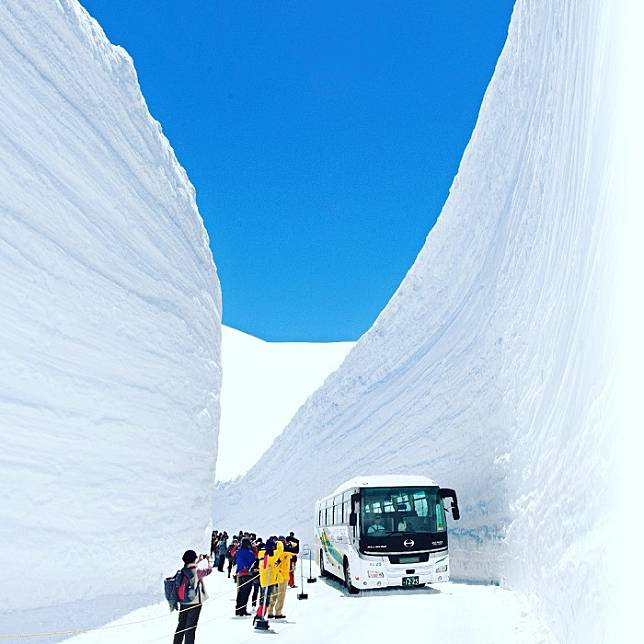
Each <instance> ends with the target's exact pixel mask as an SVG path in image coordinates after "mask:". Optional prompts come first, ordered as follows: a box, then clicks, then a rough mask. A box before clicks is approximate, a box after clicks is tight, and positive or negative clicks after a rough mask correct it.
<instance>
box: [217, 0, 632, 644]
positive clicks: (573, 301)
mask: <svg viewBox="0 0 644 644" xmlns="http://www.w3.org/2000/svg"><path fill="white" fill-rule="evenodd" d="M627 5H629V3H627V2H625V3H610V2H608V1H601V0H550V1H546V2H543V1H542V0H519V1H518V2H517V4H516V6H515V9H514V13H513V16H512V20H511V25H510V28H509V33H508V39H507V42H506V45H505V47H504V49H503V52H502V54H501V56H500V59H499V61H498V64H497V67H496V70H495V73H494V76H493V78H492V80H491V82H490V85H489V87H488V90H487V92H486V95H485V97H484V100H483V103H482V106H481V110H480V114H479V118H478V122H477V125H476V128H475V130H474V132H473V134H472V137H471V140H470V142H469V144H468V146H467V149H466V151H465V153H464V156H463V159H462V162H461V165H460V168H459V171H458V175H457V177H456V178H455V180H454V183H453V185H452V188H451V190H450V194H449V197H448V199H447V201H446V203H445V205H444V208H443V211H442V213H441V216H440V218H439V220H438V222H437V224H436V226H435V227H434V229H433V230H432V231H431V233H430V234H429V236H428V238H427V241H426V244H425V246H424V247H423V249H422V251H421V252H420V254H419V256H418V258H417V260H416V262H415V263H414V265H413V267H412V268H411V270H410V271H409V273H408V274H407V276H406V277H405V279H404V281H403V282H402V284H401V285H400V287H399V289H398V291H397V292H396V293H395V295H394V296H393V298H392V299H391V301H390V302H389V303H388V305H387V306H386V308H385V309H384V310H383V312H382V313H381V315H380V316H379V318H378V319H377V320H376V322H375V323H374V325H373V326H372V328H371V329H370V330H369V331H368V332H367V333H366V334H365V335H364V336H363V337H362V338H361V339H360V341H359V342H358V343H357V345H356V347H355V348H354V349H353V351H352V352H351V353H350V354H349V356H348V357H347V359H346V360H345V362H344V364H343V365H342V366H341V367H340V368H339V370H338V371H336V372H335V373H334V374H332V375H331V376H329V378H328V379H327V380H326V382H325V384H324V385H323V386H322V387H321V388H320V389H319V390H318V391H317V392H316V393H315V394H314V395H313V396H312V397H311V398H310V399H309V400H308V401H307V403H306V404H305V405H304V406H303V408H302V409H301V410H300V411H299V413H298V414H297V415H296V416H295V417H294V418H293V420H292V421H291V422H290V424H289V425H288V426H287V427H286V429H285V431H284V432H283V433H282V435H281V436H280V437H279V438H278V439H277V440H276V442H275V443H274V444H273V446H272V448H271V449H270V450H269V451H268V452H267V453H266V454H265V455H264V457H263V458H262V459H261V460H260V461H259V462H258V463H257V464H256V465H255V466H254V467H253V468H252V469H251V470H250V472H249V473H248V475H247V476H245V477H244V478H242V479H241V480H239V481H236V482H232V483H226V484H219V485H218V489H217V495H216V504H215V508H214V518H215V524H216V526H217V527H222V528H226V529H228V530H235V531H236V530H238V529H240V528H244V529H253V530H257V531H259V533H260V534H262V535H263V536H268V534H271V533H272V534H277V533H284V532H285V531H287V530H290V529H295V530H299V531H300V532H301V535H302V536H303V537H304V538H305V539H306V540H308V539H310V538H311V535H312V526H313V504H314V501H315V499H316V498H318V497H320V496H323V495H326V494H329V493H330V492H332V491H333V489H334V488H335V487H336V486H337V485H338V484H339V483H341V482H342V481H344V480H346V479H349V478H352V477H353V476H355V475H358V474H360V473H364V474H370V473H417V474H428V475H430V476H431V477H433V478H435V479H436V480H438V481H439V483H440V484H442V485H444V486H448V487H454V488H456V490H457V491H458V494H459V498H460V504H461V512H462V519H461V521H460V522H459V523H455V522H450V528H451V530H450V548H451V563H452V576H453V577H454V578H461V579H463V578H465V579H471V580H482V581H494V582H499V583H501V584H502V585H504V586H506V587H509V588H512V589H515V590H518V591H522V592H523V593H524V595H525V596H527V597H528V598H529V599H530V601H531V602H532V604H533V606H534V608H535V609H536V610H537V612H538V613H539V614H540V615H541V617H542V618H543V620H544V621H545V622H546V623H547V624H548V625H549V626H550V627H551V629H552V630H553V632H554V634H555V635H556V636H557V637H558V638H559V639H560V640H561V641H565V642H573V641H583V642H587V641H603V639H604V635H605V630H604V629H606V628H607V626H606V624H607V622H608V619H609V618H608V614H607V613H608V612H609V611H610V610H612V607H613V606H614V603H613V602H612V601H611V600H610V598H611V592H612V591H611V588H612V587H611V579H610V578H609V577H610V575H611V573H612V572H614V568H612V567H611V566H612V562H610V561H609V559H610V557H611V555H612V554H613V553H611V552H610V550H609V546H610V544H611V541H610V538H611V536H613V535H614V534H615V532H616V527H615V518H616V517H615V516H613V515H612V512H610V514H611V516H609V508H610V507H611V506H612V504H613V502H614V500H615V498H616V497H615V496H613V495H612V492H614V488H613V487H611V486H612V483H611V474H612V473H614V470H613V469H612V468H613V465H614V453H615V451H614V449H613V448H614V445H615V444H616V443H618V442H619V437H620V431H619V430H620V428H618V427H616V426H615V425H614V423H613V422H612V420H613V419H612V417H611V413H612V412H613V411H614V405H613V403H612V400H613V397H614V396H613V394H614V392H613V391H612V384H611V382H612V375H611V368H612V367H611V363H610V359H611V357H612V355H613V344H614V341H615V337H614V334H613V327H612V326H611V325H612V324H613V323H614V322H615V318H616V316H615V314H614V313H613V314H610V311H614V310H615V309H614V306H613V304H614V297H615V296H614V288H613V287H614V282H615V271H614V269H613V267H614V263H615V259H616V251H615V248H616V247H615V243H616V235H617V234H619V232H620V231H621V230H622V228H621V227H620V225H619V223H620V217H621V214H622V213H620V212H619V210H618V209H617V208H616V204H615V202H614V200H613V198H614V196H615V191H616V185H617V184H616V182H615V177H616V175H618V174H619V168H618V166H619V164H620V154H621V151H620V149H619V146H616V145H613V138H614V135H615V132H614V130H615V120H616V119H615V117H614V114H615V109H616V101H617V89H618V88H617V87H616V82H617V81H616V75H615V66H616V65H619V64H620V60H619V52H617V53H616V49H615V43H616V42H617V41H618V40H619V38H616V35H617V36H618V35H619V34H618V32H616V29H617V23H618V18H624V12H625V11H626V9H627V8H628V6H627ZM633 6H634V5H633V4H631V5H630V8H632V7H633ZM626 22H627V21H626ZM622 54H624V52H622ZM624 55H626V54H624ZM457 82H459V81H458V79H455V83H457ZM400 216H401V217H404V216H405V213H404V212H401V213H400ZM640 288H641V286H640ZM625 300H626V298H625ZM613 507H614V506H613Z"/></svg>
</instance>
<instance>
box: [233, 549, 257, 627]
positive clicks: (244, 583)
mask: <svg viewBox="0 0 644 644" xmlns="http://www.w3.org/2000/svg"><path fill="white" fill-rule="evenodd" d="M256 561H257V556H256V555H255V553H254V552H253V549H252V547H251V543H250V539H249V538H248V537H244V538H243V539H242V541H241V544H240V546H239V548H238V549H237V551H236V552H235V559H234V563H235V566H237V575H236V577H237V599H236V601H235V615H239V616H243V617H245V616H246V615H250V613H249V612H248V596H249V595H250V591H251V590H252V589H253V577H252V575H253V572H252V571H253V568H254V567H255V562H256Z"/></svg>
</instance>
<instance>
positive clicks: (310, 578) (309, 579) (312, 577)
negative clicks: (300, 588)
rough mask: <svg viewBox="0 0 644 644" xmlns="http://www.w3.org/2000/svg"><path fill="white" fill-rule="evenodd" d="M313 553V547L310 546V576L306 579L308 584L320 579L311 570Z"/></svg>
mask: <svg viewBox="0 0 644 644" xmlns="http://www.w3.org/2000/svg"><path fill="white" fill-rule="evenodd" d="M312 554H313V549H312V548H311V546H309V578H308V579H307V580H306V583H307V584H314V583H315V582H316V581H317V580H318V578H317V577H314V576H313V573H312V571H311V557H312Z"/></svg>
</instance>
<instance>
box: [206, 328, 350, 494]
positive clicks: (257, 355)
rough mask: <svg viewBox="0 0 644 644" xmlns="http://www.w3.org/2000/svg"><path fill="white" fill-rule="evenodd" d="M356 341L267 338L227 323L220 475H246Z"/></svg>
mask: <svg viewBox="0 0 644 644" xmlns="http://www.w3.org/2000/svg"><path fill="white" fill-rule="evenodd" d="M354 344H355V343H353V342H319V343H317V342H265V341H264V340H260V339H259V338H256V337H254V336H252V335H248V334H247V333H243V332H242V331H238V330H237V329H233V328H231V327H227V326H222V336H221V361H222V367H223V380H222V385H221V422H220V427H219V450H218V457H217V479H219V480H220V481H225V480H227V479H232V478H234V477H236V476H239V475H240V474H245V473H246V472H247V471H248V470H249V469H250V467H251V466H252V465H254V464H255V462H256V461H257V460H258V459H259V457H260V456H261V455H262V454H263V453H264V452H265V451H266V450H267V449H268V448H269V447H270V445H271V443H272V442H273V440H274V439H275V438H276V437H277V436H278V435H279V433H280V432H281V431H282V430H283V429H284V427H286V425H287V424H288V422H289V421H290V420H291V418H293V416H294V415H295V413H296V412H297V410H298V409H299V408H300V407H301V406H302V404H304V402H305V401H306V399H307V398H308V397H309V396H310V395H311V394H312V393H313V392H314V391H315V390H316V389H317V388H318V387H319V386H320V385H321V384H322V383H323V382H324V380H325V378H326V377H327V376H328V375H329V374H330V373H332V372H333V371H335V370H336V369H337V368H338V367H339V366H340V364H341V363H342V361H343V360H344V358H345V357H346V355H347V353H349V351H350V350H351V347H353V345H354Z"/></svg>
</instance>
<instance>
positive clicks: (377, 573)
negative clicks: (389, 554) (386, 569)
mask: <svg viewBox="0 0 644 644" xmlns="http://www.w3.org/2000/svg"><path fill="white" fill-rule="evenodd" d="M368 574H369V577H371V578H373V577H384V576H385V573H383V572H380V571H379V570H369V571H368Z"/></svg>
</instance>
